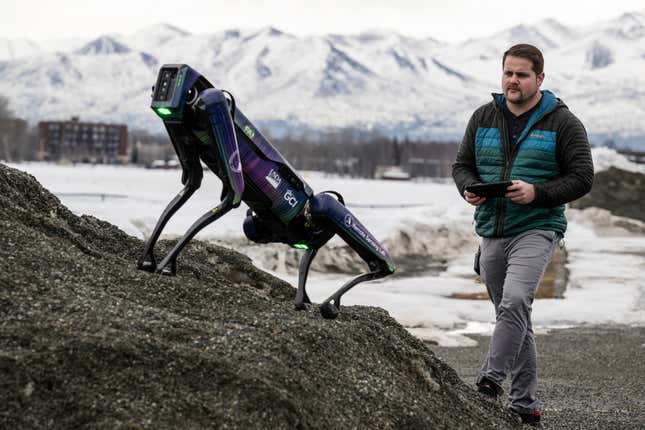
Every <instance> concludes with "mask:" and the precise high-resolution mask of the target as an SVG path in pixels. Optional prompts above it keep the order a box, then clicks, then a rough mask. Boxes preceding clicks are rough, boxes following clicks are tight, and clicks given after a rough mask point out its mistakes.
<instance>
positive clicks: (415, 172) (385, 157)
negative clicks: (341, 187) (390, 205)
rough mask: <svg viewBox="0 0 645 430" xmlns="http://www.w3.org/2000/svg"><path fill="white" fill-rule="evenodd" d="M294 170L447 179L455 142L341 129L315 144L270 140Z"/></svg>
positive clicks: (303, 141) (297, 138)
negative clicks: (396, 172) (385, 170)
mask: <svg viewBox="0 0 645 430" xmlns="http://www.w3.org/2000/svg"><path fill="white" fill-rule="evenodd" d="M271 142H272V143H273V144H274V146H275V147H276V148H277V149H278V151H280V153H281V154H282V155H283V156H284V157H285V158H286V159H287V160H289V162H290V163H291V164H292V165H293V166H294V167H295V168H297V169H301V170H317V171H323V172H330V173H337V174H341V175H348V176H354V177H361V178H373V177H376V175H377V173H378V171H379V167H386V166H398V167H400V168H401V169H402V170H403V171H406V172H408V173H410V175H411V176H413V177H437V176H449V175H450V166H451V165H452V162H453V160H454V159H455V156H456V154H457V146H458V144H457V142H446V141H413V140H410V139H408V138H403V139H399V138H396V137H394V138H390V137H386V136H383V135H378V134H375V133H361V132H360V131H357V130H354V129H344V130H340V131H337V132H333V133H326V134H324V135H322V136H321V137H319V138H318V139H316V140H308V139H306V138H302V137H289V136H288V137H284V138H276V139H271Z"/></svg>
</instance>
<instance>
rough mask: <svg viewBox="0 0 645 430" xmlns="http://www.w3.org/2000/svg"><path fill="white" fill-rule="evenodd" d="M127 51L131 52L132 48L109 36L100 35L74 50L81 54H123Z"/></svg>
mask: <svg viewBox="0 0 645 430" xmlns="http://www.w3.org/2000/svg"><path fill="white" fill-rule="evenodd" d="M128 52H132V50H131V49H130V48H128V47H127V46H126V45H124V44H122V43H120V42H117V41H116V40H115V39H114V38H112V37H110V36H100V37H98V38H96V39H94V40H92V41H91V42H89V43H87V44H85V45H84V46H83V47H82V48H80V49H78V50H77V51H76V53H77V54H81V55H109V54H125V53H128Z"/></svg>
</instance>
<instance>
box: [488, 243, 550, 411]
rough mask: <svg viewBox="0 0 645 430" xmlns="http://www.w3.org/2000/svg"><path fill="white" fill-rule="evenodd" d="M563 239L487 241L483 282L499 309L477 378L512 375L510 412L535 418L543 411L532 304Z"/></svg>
mask: <svg viewBox="0 0 645 430" xmlns="http://www.w3.org/2000/svg"><path fill="white" fill-rule="evenodd" d="M559 239H560V235H559V234H558V233H556V232H553V231H546V230H528V231H525V232H523V233H520V234H518V235H516V236H512V237H503V238H483V239H482V243H481V256H480V260H479V264H480V271H481V278H482V281H483V282H484V283H485V284H486V289H487V290H488V294H489V295H490V297H491V300H492V301H493V304H494V305H495V315H496V323H495V330H494V331H493V336H492V337H491V340H490V345H489V347H488V354H487V355H486V359H485V360H484V364H483V365H482V368H481V370H480V372H479V376H478V377H477V381H476V382H477V383H479V382H480V381H481V380H482V378H484V377H485V378H487V379H489V380H490V381H492V382H494V383H495V384H497V387H498V389H499V390H498V392H499V393H500V394H501V393H502V389H501V386H502V383H503V382H504V380H505V379H506V376H507V375H509V374H510V375H511V390H510V392H509V396H508V400H509V402H510V407H511V409H513V410H515V411H516V412H519V413H532V412H534V411H535V410H537V409H539V408H540V404H539V402H538V400H537V398H536V391H537V350H536V348H535V336H534V335H533V328H532V326H531V305H532V304H533V297H534V296H535V291H536V290H537V287H538V285H539V283H540V279H542V275H543V274H544V270H545V269H546V266H547V264H548V263H549V262H550V261H551V255H552V254H553V250H554V249H555V245H556V244H557V243H558V241H559Z"/></svg>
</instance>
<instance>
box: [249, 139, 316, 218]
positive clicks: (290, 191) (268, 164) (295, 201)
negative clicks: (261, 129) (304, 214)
mask: <svg viewBox="0 0 645 430" xmlns="http://www.w3.org/2000/svg"><path fill="white" fill-rule="evenodd" d="M250 145H251V144H249V143H248V142H247V141H245V140H244V138H241V139H240V159H241V162H242V169H243V170H244V175H245V176H246V178H247V180H248V181H250V182H251V183H253V185H255V187H256V188H257V189H259V190H260V191H261V193H262V194H263V195H264V196H266V197H267V198H269V200H270V201H271V207H270V208H269V209H270V211H271V212H272V213H273V214H274V215H275V216H276V217H277V218H279V219H280V220H281V221H282V222H284V223H285V224H286V223H288V222H289V221H291V220H292V219H293V218H295V217H296V215H298V214H299V213H300V211H301V210H302V208H303V206H304V205H305V203H306V202H307V199H308V197H307V195H306V194H305V193H304V192H303V191H302V190H299V189H298V188H297V187H294V186H293V184H292V183H291V182H289V181H288V180H287V179H286V178H285V177H284V176H283V175H282V174H281V173H280V170H281V169H280V164H279V163H277V162H275V161H273V160H265V159H263V158H261V157H259V156H258V154H257V153H256V152H255V151H254V150H253V149H252V148H251V146H250Z"/></svg>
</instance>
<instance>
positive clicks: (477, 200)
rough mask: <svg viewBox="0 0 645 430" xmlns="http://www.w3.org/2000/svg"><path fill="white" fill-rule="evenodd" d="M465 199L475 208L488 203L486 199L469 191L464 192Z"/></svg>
mask: <svg viewBox="0 0 645 430" xmlns="http://www.w3.org/2000/svg"><path fill="white" fill-rule="evenodd" d="M464 198H465V199H466V201H467V202H468V203H470V204H471V205H473V206H479V205H481V204H482V203H484V202H486V197H479V196H478V195H477V194H475V193H471V192H468V191H464Z"/></svg>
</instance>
